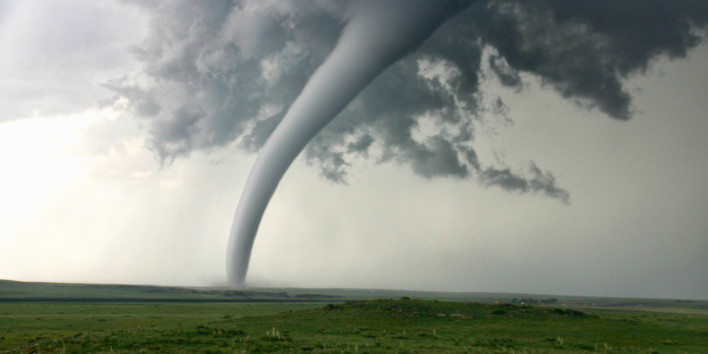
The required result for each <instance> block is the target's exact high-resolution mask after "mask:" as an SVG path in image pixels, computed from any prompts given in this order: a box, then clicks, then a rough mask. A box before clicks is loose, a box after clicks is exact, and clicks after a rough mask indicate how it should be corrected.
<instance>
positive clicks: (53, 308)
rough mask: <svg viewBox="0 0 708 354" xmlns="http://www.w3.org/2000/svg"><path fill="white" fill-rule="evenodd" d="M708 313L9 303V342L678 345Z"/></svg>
mask: <svg viewBox="0 0 708 354" xmlns="http://www.w3.org/2000/svg"><path fill="white" fill-rule="evenodd" d="M707 349H708V317H706V316H705V315H700V314H698V315H690V314H667V313H651V312H646V313H644V312H635V311H632V312H616V311H613V312H608V311H602V312H601V313H592V312H579V311H575V310H571V309H562V308H553V307H537V306H525V305H524V306H517V305H511V304H480V303H463V302H446V301H435V300H406V299H399V300H366V301H354V302H346V303H339V304H321V303H320V304H318V303H255V304H253V303H215V304H204V303H194V304H192V303H180V304H174V303H170V304H125V303H121V304H114V303H91V304H73V303H71V304H67V303H0V352H8V353H15V352H23V353H28V352H29V353H31V352H69V353H75V352H124V353H127V352H138V351H142V352H211V353H221V352H223V353H233V352H244V351H245V352H268V351H276V352H342V351H344V352H416V353H421V352H514V351H516V352H582V351H601V352H643V353H646V352H662V353H663V352H667V353H670V352H676V353H685V352H688V353H700V352H705V351H706V350H707Z"/></svg>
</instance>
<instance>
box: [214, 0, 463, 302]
mask: <svg viewBox="0 0 708 354" xmlns="http://www.w3.org/2000/svg"><path fill="white" fill-rule="evenodd" d="M467 5H468V2H467V1H459V0H458V1H445V0H408V1H402V0H378V1H376V0H366V1H353V2H352V4H351V6H350V7H349V8H348V9H347V17H346V18H347V23H346V26H345V27H344V30H343V31H342V34H341V35H340V38H339V41H338V42H337V45H336V46H335V48H334V49H333V50H332V53H330V55H329V57H328V58H327V59H326V60H325V61H324V62H323V63H322V65H320V67H318V68H317V70H316V71H315V72H314V74H313V75H312V77H311V78H310V79H309V81H308V82H307V84H306V85H305V87H304V88H303V90H302V92H301V93H300V95H299V96H298V97H297V99H296V100H295V101H294V102H293V103H292V105H291V106H290V108H289V109H288V111H287V113H286V114H285V116H284V117H283V119H282V121H281V122H280V124H279V125H278V126H277V127H276V129H275V130H274V131H273V133H272V134H271V136H270V137H269V138H268V140H267V142H266V143H265V144H264V145H263V148H262V150H261V151H260V154H259V155H258V157H257V159H256V162H255V163H254V165H253V168H252V170H251V172H250V174H249V176H248V179H247V181H246V185H245V187H244V190H243V193H242V194H241V198H240V200H239V204H238V207H237V208H236V214H235V216H234V220H233V225H232V227H231V233H230V236H229V243H228V249H227V260H226V264H227V269H226V273H227V276H228V280H229V283H230V284H231V285H232V286H234V287H239V288H242V287H245V286H246V275H247V273H248V264H249V262H250V258H251V251H252V249H253V244H254V241H255V238H256V234H257V232H258V227H259V225H260V222H261V219H262V217H263V213H264V212H265V210H266V207H267V206H268V202H269V201H270V198H271V197H272V196H273V193H274V192H275V190H276V188H277V187H278V183H279V182H280V180H281V178H282V177H283V175H284V174H285V172H286V171H287V169H288V168H289V167H290V165H291V164H292V162H293V161H294V160H295V158H296V157H297V156H298V154H299V153H300V152H301V151H302V150H303V149H304V148H305V146H306V145H307V143H308V142H309V141H310V140H311V139H312V138H313V137H314V136H315V135H317V133H318V132H319V131H320V130H322V128H324V127H325V126H326V125H327V124H328V123H329V122H330V121H332V120H333V119H334V118H335V117H336V116H337V114H339V112H341V111H342V110H343V109H344V108H345V107H346V106H347V104H349V102H350V101H351V100H352V99H354V98H355V97H356V96H357V95H358V94H359V92H361V91H362V90H363V89H364V88H365V87H366V86H367V85H368V84H369V83H370V82H371V81H372V80H374V79H375V78H376V77H377V76H378V75H379V74H380V73H381V72H382V71H383V70H384V69H386V68H387V67H388V66H390V65H391V64H393V63H394V62H396V61H397V60H398V59H400V58H401V57H403V56H404V55H406V54H407V53H409V52H411V51H413V50H415V49H416V48H418V47H419V46H420V45H421V44H422V43H423V41H425V39H427V38H428V37H429V36H430V35H431V34H432V33H433V32H434V31H435V29H437V28H438V27H439V26H440V25H441V24H442V23H444V22H445V21H446V20H447V19H448V18H450V17H451V16H452V15H454V14H455V13H457V12H459V11H460V10H462V9H463V8H464V7H466V6H467Z"/></svg>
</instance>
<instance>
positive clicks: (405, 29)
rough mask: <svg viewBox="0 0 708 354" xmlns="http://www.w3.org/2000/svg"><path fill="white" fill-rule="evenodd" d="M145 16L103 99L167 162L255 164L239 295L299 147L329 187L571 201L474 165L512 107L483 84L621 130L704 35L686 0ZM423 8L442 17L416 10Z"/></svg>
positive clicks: (251, 9) (704, 22)
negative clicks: (359, 182) (384, 177)
mask: <svg viewBox="0 0 708 354" xmlns="http://www.w3.org/2000/svg"><path fill="white" fill-rule="evenodd" d="M137 2H140V1H137ZM140 3H143V4H144V5H145V6H147V7H149V8H151V11H152V13H153V16H152V20H151V24H150V33H149V36H148V38H147V40H146V41H145V42H144V43H143V45H141V46H140V47H137V48H134V52H135V55H136V56H137V57H138V58H140V59H141V60H142V61H143V63H144V70H143V72H142V73H139V74H136V75H127V76H124V77H123V78H120V79H118V80H114V81H112V82H110V83H108V84H106V87H108V88H109V89H111V90H113V91H114V92H115V93H116V98H119V97H120V98H123V99H126V100H127V101H128V102H129V106H130V109H132V111H133V112H134V113H135V114H136V115H138V116H140V117H142V119H144V121H145V122H146V125H147V126H148V127H149V130H150V134H151V139H150V146H151V147H152V149H153V150H154V151H155V152H156V153H157V155H158V156H159V157H160V159H161V160H162V161H163V163H169V162H171V161H173V160H174V159H176V158H180V157H185V156H188V155H189V154H190V153H192V152H193V151H197V150H207V151H208V150H212V149H217V148H220V147H224V146H227V145H231V144H234V145H237V146H239V147H240V148H242V149H245V150H248V151H253V152H255V151H260V155H259V158H258V162H257V163H256V166H255V167H254V172H253V173H252V174H251V177H250V178H249V180H254V179H255V180H258V181H261V180H262V181H263V182H258V184H259V185H260V183H263V185H269V186H271V187H268V188H265V187H264V188H262V189H261V188H255V189H249V187H247V188H246V190H245V191H244V195H243V196H242V201H243V200H251V201H252V202H246V203H248V204H249V205H253V208H254V209H253V210H260V211H259V212H255V211H251V212H247V211H245V210H244V208H242V207H241V206H239V208H238V211H237V214H236V220H235V222H234V230H245V231H243V233H242V231H233V232H232V237H231V240H230V242H229V254H230V256H229V257H230V258H229V259H230V262H232V263H231V264H230V265H229V269H230V273H229V274H230V275H229V278H230V279H231V281H232V282H235V283H239V284H243V281H244V276H245V272H246V269H247V264H248V254H249V252H250V247H251V246H252V242H253V240H252V239H250V241H246V239H247V238H246V237H242V236H234V235H235V234H238V235H241V234H243V235H246V234H255V232H256V229H257V226H258V221H259V220H260V217H261V215H262V210H264V209H265V205H266V204H267V201H268V199H269V198H270V196H271V195H272V193H273V191H274V190H275V186H276V185H277V183H278V181H279V180H280V178H281V177H282V175H283V173H284V172H285V170H287V167H288V166H289V164H290V163H291V162H292V160H293V159H295V158H296V157H297V156H298V153H299V152H300V150H302V149H304V154H303V157H304V158H305V159H306V161H307V162H308V163H309V164H310V165H312V166H314V167H316V168H318V169H319V170H320V171H321V173H322V175H323V176H324V177H325V178H327V179H329V180H331V181H334V182H342V183H343V182H346V180H347V175H348V173H349V170H350V167H351V166H352V165H353V164H355V163H356V161H357V160H358V159H360V158H368V159H373V160H375V161H377V162H379V163H396V164H400V165H402V166H406V167H408V168H410V170H411V171H412V172H413V173H415V174H416V175H419V176H421V177H422V178H425V179H434V178H454V179H472V180H474V181H476V182H477V183H479V184H480V185H482V186H485V187H494V188H502V189H504V190H507V191H510V192H513V193H537V194H541V195H544V196H547V197H550V198H554V199H556V200H559V201H560V202H562V203H569V202H570V193H569V192H568V191H566V190H565V189H564V188H563V187H561V186H560V184H562V181H559V180H558V179H556V177H555V176H554V174H553V173H552V172H551V171H548V170H546V169H545V168H544V167H543V166H542V164H540V163H536V162H535V161H528V163H527V164H526V165H525V166H521V167H519V166H508V165H507V164H506V163H505V162H504V161H502V160H503V158H500V159H498V160H497V161H489V159H484V158H482V157H481V156H482V154H478V148H477V147H475V145H474V143H475V137H476V136H477V135H479V131H478V130H479V127H481V126H484V125H485V123H486V122H487V119H488V117H489V116H490V115H495V114H496V115H500V116H502V117H503V115H504V113H503V112H504V108H505V102H503V101H502V100H501V99H498V98H497V97H495V96H493V94H491V93H487V92H484V90H483V89H482V83H483V81H484V80H496V82H498V83H499V84H500V85H502V86H506V87H510V88H512V89H515V90H518V91H523V90H524V89H525V87H526V84H527V83H528V82H529V81H533V82H539V83H540V84H541V85H542V86H543V87H545V88H547V89H549V90H553V91H555V92H557V93H558V95H559V96H561V97H563V98H564V99H567V100H569V101H571V102H573V103H575V104H577V105H578V106H579V107H581V108H583V109H588V110H595V111H598V112H601V113H602V114H604V115H606V116H607V117H608V118H610V119H612V120H615V121H617V122H623V121H627V120H630V119H632V117H633V115H634V114H635V112H634V107H633V104H632V95H631V93H630V91H629V90H628V89H627V88H626V87H625V82H626V81H627V79H629V78H631V77H633V76H636V75H641V74H643V73H645V72H646V70H647V68H648V67H649V66H650V64H651V63H652V62H653V61H654V60H656V59H657V58H660V57H668V58H671V59H678V58H683V57H685V56H686V55H687V53H688V51H689V50H690V49H692V48H695V47H696V46H698V45H699V44H700V43H701V42H702V41H703V39H704V38H705V33H706V29H707V28H708V2H704V1H690V0H677V1H673V0H672V1H669V0H664V1H655V2H652V3H651V5H647V3H646V2H644V1H633V0H621V1H619V0H618V1H574V2H568V1H562V0H534V1H519V0H497V1H476V2H437V1H429V2H426V1H410V2H390V1H380V2H377V1H367V2H352V3H351V5H350V4H349V3H347V2H345V1H336V0H331V1H328V0H319V1H297V0H291V1H209V2H191V1H174V2H164V3H153V2H140ZM424 6H432V7H433V8H434V10H431V11H422V12H419V11H416V10H417V9H420V8H422V7H424ZM382 14H388V15H387V16H384V15H382ZM453 14H456V15H455V16H452V15H453ZM419 16H423V18H419ZM419 26H420V27H419ZM377 29H378V30H377ZM396 31H400V32H396ZM399 35H400V36H402V37H400V38H398V37H397V36H399ZM377 46H378V47H377ZM355 48H357V49H355ZM360 48H373V49H372V50H363V49H360ZM348 51H351V53H349V52H348ZM379 55H380V56H379ZM361 56H363V57H361ZM368 56H370V57H368ZM335 58H343V59H337V60H336V61H335V60H334V59H335ZM350 66H351V68H350ZM312 96H317V97H316V98H317V100H319V101H318V102H317V103H313V101H309V100H308V99H306V97H312ZM350 100H351V102H350ZM297 116H302V117H307V118H296V117H297ZM335 116H336V117H337V119H335V120H333V121H331V123H329V124H328V122H329V121H330V120H331V119H332V118H334V117H335ZM325 125H326V127H325ZM318 132H319V133H318ZM313 137H314V138H313ZM310 138H312V140H310ZM271 141H283V142H282V144H283V145H282V146H283V149H280V148H276V147H271V145H274V144H275V143H271ZM308 141H309V143H308ZM276 150H277V151H276ZM266 156H271V157H269V158H268V159H274V160H273V161H277V163H274V165H278V166H279V167H278V168H275V167H267V166H269V164H266V162H265V161H263V160H266ZM259 166H262V167H259ZM264 175H265V176H266V177H267V178H265V179H261V177H257V176H264ZM252 183H256V182H250V181H249V182H248V186H251V185H252ZM252 194H253V195H252ZM242 203H244V202H242ZM242 210H243V211H242ZM240 215H244V216H243V217H242V216H240ZM242 218H243V219H244V220H245V219H248V220H251V222H250V223H249V224H248V225H245V224H244V225H241V224H240V223H238V222H236V221H238V220H241V219H242ZM239 225H241V226H239ZM249 225H250V226H249ZM235 239H236V240H242V241H234V240H235ZM235 249H238V250H239V252H243V253H242V254H241V256H239V257H232V255H234V253H233V252H235ZM235 259H239V261H238V262H236V261H235ZM233 262H236V263H233Z"/></svg>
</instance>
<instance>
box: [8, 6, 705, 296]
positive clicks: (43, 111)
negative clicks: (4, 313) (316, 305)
mask: <svg viewBox="0 0 708 354" xmlns="http://www.w3.org/2000/svg"><path fill="white" fill-rule="evenodd" d="M593 4H595V5H593ZM652 4H653V5H652V7H650V6H649V5H646V4H645V3H644V2H635V1H612V2H600V3H598V2H593V1H588V2H565V1H553V0H547V1H535V2H515V1H511V0H509V1H506V0H504V1H494V2H478V3H475V4H473V5H471V6H469V7H468V8H467V9H466V10H464V11H462V12H461V13H459V14H458V15H457V16H456V17H453V18H452V19H451V20H450V21H448V23H446V24H444V25H443V26H441V27H440V28H439V29H438V31H437V32H435V34H434V35H433V36H432V37H430V38H429V39H428V40H427V41H426V42H425V43H423V44H422V46H420V47H419V48H418V49H417V50H416V51H414V52H412V53H410V54H409V55H408V56H406V57H405V58H403V59H402V60H401V61H399V62H398V63H396V64H394V65H393V66H391V67H390V68H389V69H388V70H387V71H385V72H384V73H383V74H382V75H381V76H380V77H379V78H377V79H376V80H375V81H374V82H373V83H372V84H371V85H370V86H369V87H368V88H367V89H366V90H365V91H364V92H362V94H361V95H360V96H359V97H358V98H357V99H356V100H355V101H353V102H352V103H351V104H350V105H349V106H348V107H347V108H346V109H345V111H344V112H342V113H341V115H340V116H339V117H338V118H337V119H336V120H335V121H333V122H332V123H331V124H330V125H329V126H328V127H327V128H325V130H323V131H322V132H321V133H320V134H319V135H318V136H317V137H316V138H315V140H314V141H312V142H311V144H310V145H308V147H307V149H306V150H305V151H304V152H303V154H301V156H300V157H299V158H298V159H297V160H296V161H295V163H294V164H293V165H292V166H291V168H290V170H289V171H288V172H287V174H286V175H285V177H284V178H283V180H282V181H281V184H280V186H279V187H278V189H277V191H276V193H275V195H274V197H273V199H272V200H271V203H270V205H269V207H268V209H267V211H266V214H265V216H264V218H263V221H262V223H261V227H260V230H259V233H258V236H257V239H256V243H255V247H254V250H253V255H252V258H251V266H250V271H249V278H248V279H249V283H250V284H251V285H254V286H297V287H347V288H354V287H357V288H388V289H411V290H439V291H495V292H516V293H539V294H558V295H563V294H567V295H601V296H631V297H666V298H696V299H708V218H706V216H708V188H706V186H707V183H708V159H707V158H706V153H707V152H708V139H706V137H707V136H708V119H707V118H708V117H706V112H707V111H708V101H707V100H706V94H707V93H708V43H707V41H705V40H704V39H705V34H706V29H707V28H708V27H706V24H707V23H708V19H707V18H708V9H706V8H705V7H708V3H705V2H695V1H693V2H692V1H685V2H682V1H663V2H662V1H658V2H655V3H652ZM347 9H348V7H347V4H346V3H345V2H342V1H328V0H319V1H304V0H303V1H299V0H288V1H244V2H242V3H241V4H240V5H239V6H233V4H231V3H230V2H229V1H210V2H207V1H204V2H192V1H186V0H185V1H170V2H165V3H160V2H153V1H95V0H61V1H58V0H54V1H49V0H47V1H19V0H16V1H15V0H9V1H2V2H0V77H2V80H0V107H2V109H1V110H0V166H2V167H1V169H0V278H2V279H13V280H23V281H50V282H92V283H128V284H160V285H187V286H219V285H223V284H225V282H226V273H225V264H226V263H225V262H226V259H225V257H226V244H227V240H228V236H229V230H230V227H231V221H232V217H233V214H234V211H235V208H236V205H237V203H238V200H239V196H240V194H241V191H242V188H243V187H244V184H245V180H246V177H247V175H248V173H249V170H250V168H251V165H252V164H253V162H254V160H255V157H256V154H257V151H258V149H259V148H260V147H261V146H262V144H263V143H264V141H265V140H266V139H267V137H268V135H269V134H270V132H271V131H272V129H273V128H274V127H275V126H276V125H277V123H278V122H279V120H280V119H281V118H282V116H283V114H284V112H285V111H286V110H287V108H288V106H289V104H290V103H291V102H292V101H293V100H294V99H295V97H297V94H298V93H299V92H300V90H301V89H302V87H303V85H304V84H305V83H306V82H307V79H308V78H309V76H310V75H311V74H312V73H313V71H314V70H315V69H316V68H317V66H318V65H319V64H320V63H321V62H322V61H323V60H324V59H325V58H326V57H327V54H328V53H329V52H330V51H331V49H332V48H333V47H334V45H335V44H336V42H337V38H338V36H339V33H340V31H341V30H342V28H343V27H344V25H345V23H346V19H347V18H348V16H349V15H348V14H349V12H348V10H347ZM704 10H705V11H704ZM334 79H336V78H334Z"/></svg>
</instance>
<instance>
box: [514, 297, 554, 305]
mask: <svg viewBox="0 0 708 354" xmlns="http://www.w3.org/2000/svg"><path fill="white" fill-rule="evenodd" d="M511 303H512V304H525V305H535V304H556V303H558V299H556V298H555V297H551V298H548V299H534V298H532V297H529V298H525V297H522V298H521V299H517V298H513V299H512V300H511Z"/></svg>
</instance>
